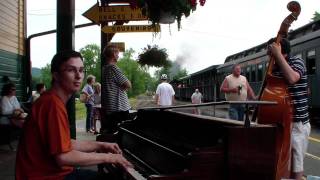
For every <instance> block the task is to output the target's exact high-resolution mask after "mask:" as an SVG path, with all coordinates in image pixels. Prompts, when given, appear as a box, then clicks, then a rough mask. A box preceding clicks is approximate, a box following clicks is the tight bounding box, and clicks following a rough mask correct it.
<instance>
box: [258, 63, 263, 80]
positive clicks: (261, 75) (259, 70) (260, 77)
mask: <svg viewBox="0 0 320 180" xmlns="http://www.w3.org/2000/svg"><path fill="white" fill-rule="evenodd" d="M262 78H263V72H262V64H259V65H258V79H257V80H258V81H262Z"/></svg>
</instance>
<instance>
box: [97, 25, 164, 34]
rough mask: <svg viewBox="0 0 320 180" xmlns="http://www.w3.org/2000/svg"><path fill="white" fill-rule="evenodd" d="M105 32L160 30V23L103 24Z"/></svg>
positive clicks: (102, 29)
mask: <svg viewBox="0 0 320 180" xmlns="http://www.w3.org/2000/svg"><path fill="white" fill-rule="evenodd" d="M101 31H103V32H104V33H128V32H160V25H159V24H157V25H155V26H153V25H124V26H117V25H115V26H103V28H101Z"/></svg>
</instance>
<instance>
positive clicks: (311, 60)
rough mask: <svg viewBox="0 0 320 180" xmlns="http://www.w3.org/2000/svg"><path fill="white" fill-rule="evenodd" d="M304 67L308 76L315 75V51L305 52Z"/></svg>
mask: <svg viewBox="0 0 320 180" xmlns="http://www.w3.org/2000/svg"><path fill="white" fill-rule="evenodd" d="M306 66H307V74H308V75H312V74H315V72H316V51H315V50H314V49H313V50H310V51H308V52H307V59H306Z"/></svg>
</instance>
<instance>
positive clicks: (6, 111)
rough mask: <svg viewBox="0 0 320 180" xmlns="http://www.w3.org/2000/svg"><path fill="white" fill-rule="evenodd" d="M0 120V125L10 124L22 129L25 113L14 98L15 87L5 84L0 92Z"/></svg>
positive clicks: (11, 84)
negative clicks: (0, 115)
mask: <svg viewBox="0 0 320 180" xmlns="http://www.w3.org/2000/svg"><path fill="white" fill-rule="evenodd" d="M1 96H2V97H1V114H2V115H4V117H2V118H1V120H0V121H1V122H0V124H9V123H12V124H13V125H15V126H18V127H20V128H22V126H23V123H24V119H25V117H26V116H27V113H25V112H24V111H23V109H22V108H21V106H20V103H19V101H18V99H17V97H16V85H15V84H13V83H7V84H5V85H4V86H3V87H2V91H1Z"/></svg>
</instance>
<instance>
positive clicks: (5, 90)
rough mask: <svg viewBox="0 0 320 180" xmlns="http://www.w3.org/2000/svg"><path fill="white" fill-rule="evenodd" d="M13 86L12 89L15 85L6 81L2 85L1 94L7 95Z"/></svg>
mask: <svg viewBox="0 0 320 180" xmlns="http://www.w3.org/2000/svg"><path fill="white" fill-rule="evenodd" d="M13 88H14V89H15V88H16V85H15V84H14V83H12V82H9V83H6V84H5V85H3V86H2V90H1V96H7V95H9V94H10V92H11V91H12V89H13Z"/></svg>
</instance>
